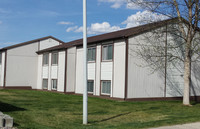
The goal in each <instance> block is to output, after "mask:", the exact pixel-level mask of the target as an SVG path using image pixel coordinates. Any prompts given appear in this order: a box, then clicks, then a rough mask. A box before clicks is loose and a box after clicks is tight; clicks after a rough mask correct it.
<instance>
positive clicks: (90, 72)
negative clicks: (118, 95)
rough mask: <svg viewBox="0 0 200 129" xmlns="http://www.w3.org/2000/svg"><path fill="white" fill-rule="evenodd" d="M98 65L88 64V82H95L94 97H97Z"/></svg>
mask: <svg viewBox="0 0 200 129" xmlns="http://www.w3.org/2000/svg"><path fill="white" fill-rule="evenodd" d="M95 77H96V63H95V62H92V63H88V80H93V81H94V89H93V95H95V91H96V89H95V87H96V86H95V84H96V78H95Z"/></svg>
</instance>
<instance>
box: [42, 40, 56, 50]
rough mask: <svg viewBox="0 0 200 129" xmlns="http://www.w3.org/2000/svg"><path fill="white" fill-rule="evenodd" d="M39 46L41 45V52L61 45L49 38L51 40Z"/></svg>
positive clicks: (44, 41) (43, 41)
mask: <svg viewBox="0 0 200 129" xmlns="http://www.w3.org/2000/svg"><path fill="white" fill-rule="evenodd" d="M39 44H40V45H39V46H40V48H39V50H42V49H46V48H50V47H53V46H56V45H59V42H58V41H56V40H54V39H51V38H49V39H45V40H42V41H40V42H39Z"/></svg>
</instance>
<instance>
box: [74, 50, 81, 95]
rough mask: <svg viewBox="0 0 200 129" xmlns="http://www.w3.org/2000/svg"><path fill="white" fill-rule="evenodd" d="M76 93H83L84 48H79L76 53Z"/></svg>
mask: <svg viewBox="0 0 200 129" xmlns="http://www.w3.org/2000/svg"><path fill="white" fill-rule="evenodd" d="M75 93H79V94H82V93H83V49H82V48H80V49H77V55H76V88H75Z"/></svg>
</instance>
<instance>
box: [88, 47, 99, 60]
mask: <svg viewBox="0 0 200 129" xmlns="http://www.w3.org/2000/svg"><path fill="white" fill-rule="evenodd" d="M89 49H95V55H94V57H95V59H94V60H90V61H89V60H88V59H89V58H88V52H89V51H88V50H89ZM96 55H97V48H96V46H92V47H88V48H87V62H88V63H95V62H96Z"/></svg>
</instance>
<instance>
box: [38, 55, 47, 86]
mask: <svg viewBox="0 0 200 129" xmlns="http://www.w3.org/2000/svg"><path fill="white" fill-rule="evenodd" d="M42 57H43V56H42V55H38V76H37V89H42V78H43V77H42V76H43V74H42V73H44V69H43V67H42ZM47 69H48V68H47ZM46 75H47V76H46V78H48V70H46Z"/></svg>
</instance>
